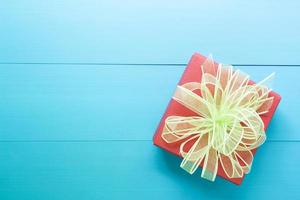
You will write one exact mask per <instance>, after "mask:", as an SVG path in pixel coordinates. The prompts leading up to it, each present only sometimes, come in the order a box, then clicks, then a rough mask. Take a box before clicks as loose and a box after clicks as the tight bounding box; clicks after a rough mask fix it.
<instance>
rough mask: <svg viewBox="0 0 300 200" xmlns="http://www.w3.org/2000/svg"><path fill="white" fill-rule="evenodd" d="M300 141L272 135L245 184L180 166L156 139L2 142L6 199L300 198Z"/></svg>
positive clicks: (0, 194)
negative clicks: (211, 179) (155, 143)
mask: <svg viewBox="0 0 300 200" xmlns="http://www.w3.org/2000/svg"><path fill="white" fill-rule="evenodd" d="M299 151H300V143H298V142H283V143H282V142H267V143H266V144H265V145H264V146H263V147H262V148H261V149H259V151H258V153H257V155H256V158H255V160H254V164H253V168H252V171H251V173H250V174H249V175H247V176H246V178H245V180H244V182H243V184H242V185H241V186H236V185H234V184H232V183H229V182H227V181H225V180H223V179H221V178H217V179H216V181H215V182H214V183H211V182H208V181H206V180H204V179H201V178H200V171H201V170H198V171H197V172H196V174H195V175H192V176H190V175H189V174H187V173H186V172H184V170H182V169H180V167H179V164H180V159H179V158H177V157H175V156H173V155H170V154H168V153H165V152H164V151H162V150H160V149H158V148H156V147H154V146H153V145H152V144H151V141H139V142H137V141H135V142H132V141H131V142H128V141H108V142H84V143H82V142H78V143H77V142H75V143H72V142H69V143H66V142H42V143H36V142H25V143H23V142H1V143H0V177H1V178H0V185H1V187H0V198H1V199H45V200H47V199H51V200H52V199H124V198H126V199H135V198H139V199H152V198H157V199H162V198H163V199H187V198H188V199H192V198H194V199H196V198H200V197H201V199H206V198H207V199H223V198H226V199H233V200H234V199H241V198H242V199H246V200H247V199H257V198H259V199H269V198H271V199H284V198H287V199H299V198H300V194H299V191H300V190H299V189H300V187H299V178H300V174H299V167H298V166H299V165H300V159H299V156H295V157H292V155H294V153H296V152H299Z"/></svg>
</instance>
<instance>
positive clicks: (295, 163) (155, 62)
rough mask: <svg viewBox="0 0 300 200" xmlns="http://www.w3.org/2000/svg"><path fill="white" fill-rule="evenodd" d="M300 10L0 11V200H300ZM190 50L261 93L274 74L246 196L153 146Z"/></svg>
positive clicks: (9, 5) (120, 7)
mask: <svg viewBox="0 0 300 200" xmlns="http://www.w3.org/2000/svg"><path fill="white" fill-rule="evenodd" d="M299 6H300V2H299V1H296V0H295V1H293V0H289V1H283V0H279V1H271V0H266V1H258V0H253V1H237V0H228V1H223V0H213V1H202V0H201V1H170V0H166V1H158V0H154V1H148V2H146V1H137V0H129V1H120V0H112V1H96V0H87V1H82V0H73V1H71V0H63V1H61V0H53V1H47V2H46V1H37V0H30V1H24V0H20V1H4V2H1V12H0V21H1V23H0V31H1V32H0V36H1V37H0V199H1V200H2V199H3V200H10V199H11V200H15V199H17V200H19V199H25V200H26V199H28V200H29V199H30V200H32V199H46V200H47V199H49V200H50V199H51V200H52V199H57V200H66V199H72V200H75V199H125V198H126V199H153V198H156V199H172V200H175V199H212V200H214V199H224V198H225V199H269V198H271V199H283V198H287V199H300V193H299V191H300V184H299V178H300V177H299V174H300V168H299V165H300V157H299V155H298V154H299V151H300V134H299V131H298V128H297V127H298V124H299V123H298V121H299V120H298V113H299V112H300V106H299V99H300V83H299V80H298V79H299V78H298V77H299V74H300V57H299V52H300V47H299V46H300V37H299V33H300V24H299V23H298V21H299V18H300V14H299V12H298V9H299ZM195 51H199V52H201V53H203V54H205V55H207V54H209V53H213V54H214V56H215V58H216V60H217V61H219V62H223V63H231V64H238V66H237V67H238V68H241V69H242V70H243V71H245V72H247V73H249V74H250V75H251V77H253V80H254V81H259V80H260V79H262V78H263V77H265V76H266V75H268V74H269V73H271V72H276V78H275V81H274V84H273V88H274V90H275V91H276V92H278V93H279V94H280V95H281V96H282V101H281V103H280V105H279V107H278V110H277V112H276V114H275V116H274V118H273V120H272V122H271V124H270V126H269V128H268V130H267V136H268V140H267V142H266V143H265V144H264V145H263V146H262V147H261V148H260V149H259V150H258V152H257V154H256V157H255V160H254V164H253V169H252V171H251V173H250V174H249V175H247V176H246V178H245V181H244V182H243V184H242V185H241V186H235V185H233V184H231V183H229V182H227V181H224V180H222V179H220V178H218V179H217V180H216V182H215V183H210V182H208V181H205V180H203V179H201V178H200V177H199V176H200V175H199V174H200V171H201V170H198V171H197V173H196V174H195V175H193V176H190V175H188V174H187V173H185V172H184V171H183V170H181V169H180V167H179V164H180V159H179V158H177V157H175V156H173V155H170V154H168V153H166V152H164V151H162V150H160V149H158V148H156V147H154V146H153V145H152V141H151V139H152V136H153V133H154V131H155V129H156V126H157V124H158V122H159V120H160V117H161V116H162V114H163V112H164V110H165V108H166V105H167V103H168V101H169V100H170V98H171V96H172V93H173V91H174V89H175V86H176V84H177V82H178V80H179V78H180V76H181V74H182V72H183V70H184V65H185V63H187V62H188V59H189V57H190V56H191V55H192V54H193V53H194V52H195ZM251 64H253V65H251Z"/></svg>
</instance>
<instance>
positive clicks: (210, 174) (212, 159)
mask: <svg viewBox="0 0 300 200" xmlns="http://www.w3.org/2000/svg"><path fill="white" fill-rule="evenodd" d="M217 172H218V152H217V150H215V149H214V148H210V149H209V151H208V154H207V155H206V156H205V161H204V166H203V169H202V173H201V177H202V178H205V179H207V180H209V181H215V179H216V176H217Z"/></svg>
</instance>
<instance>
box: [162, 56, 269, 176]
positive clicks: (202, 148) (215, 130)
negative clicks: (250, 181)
mask: <svg viewBox="0 0 300 200" xmlns="http://www.w3.org/2000/svg"><path fill="white" fill-rule="evenodd" d="M201 70H202V77H201V81H200V82H188V83H186V84H183V85H180V86H177V88H176V91H175V94H174V96H173V99H174V100H175V101H177V102H178V103H180V104H182V105H183V106H185V107H186V108H188V109H189V110H191V111H193V112H194V113H195V114H196V115H195V116H188V117H186V116H169V117H167V118H166V120H165V125H164V129H163V132H162V138H163V140H164V141H166V142H167V143H175V142H178V141H180V142H181V143H180V154H181V155H182V157H183V160H182V162H181V165H180V166H181V167H182V168H183V169H184V170H186V171H187V172H189V173H190V174H193V173H194V172H195V170H196V169H197V168H198V166H199V165H200V164H201V163H203V169H202V174H201V177H203V178H205V179H208V180H210V181H214V180H215V178H216V175H217V171H218V167H219V166H218V165H221V167H222V168H223V170H224V172H225V174H226V175H227V176H228V177H229V178H241V177H243V175H244V174H247V173H249V171H250V169H251V164H252V161H253V153H252V150H253V149H256V148H257V147H258V146H260V145H262V144H263V143H264V141H265V139H266V135H265V131H264V124H263V121H262V119H261V117H260V115H263V114H265V113H267V112H268V110H269V109H270V107H271V106H272V103H273V97H269V92H270V91H271V90H270V89H268V88H267V87H266V86H264V84H265V83H266V82H267V81H268V80H270V79H271V78H272V77H273V75H274V73H273V74H271V75H270V76H268V77H267V78H265V79H264V80H263V81H261V82H259V83H257V84H253V83H251V81H250V79H249V76H248V75H246V74H244V73H242V72H241V71H239V70H235V71H233V68H232V66H231V65H224V64H219V65H218V66H215V63H214V61H213V59H212V58H211V57H209V58H208V59H206V61H205V62H204V63H203V64H202V65H201Z"/></svg>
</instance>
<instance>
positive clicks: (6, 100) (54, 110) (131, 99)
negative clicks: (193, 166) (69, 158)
mask: <svg viewBox="0 0 300 200" xmlns="http://www.w3.org/2000/svg"><path fill="white" fill-rule="evenodd" d="M240 68H241V69H242V70H244V71H246V72H248V73H249V74H250V75H252V77H253V78H254V80H260V79H262V78H263V77H265V76H267V75H268V74H269V73H271V72H273V71H275V72H277V75H276V79H275V83H274V88H275V90H276V91H277V92H278V93H279V94H281V95H282V98H283V100H282V102H281V104H280V105H279V108H278V110H277V113H276V114H275V116H274V118H273V121H272V122H271V125H270V127H269V130H268V136H269V139H270V140H299V139H300V135H299V134H298V128H297V127H298V113H300V107H299V106H298V99H299V98H300V93H299V92H300V84H298V75H299V74H300V68H296V67H276V66H270V67H261V66H254V67H240ZM183 70H184V67H183V66H163V67H161V66H90V65H75V66H73V65H72V66H69V65H0V91H1V98H0V110H1V112H0V122H1V123H0V140H113V139H116V140H135V139H137V140H145V139H146V140H150V139H151V138H152V135H153V133H154V131H155V129H156V126H157V124H158V122H159V120H160V118H161V116H162V114H163V112H164V110H165V108H166V105H167V103H168V101H169V100H170V98H171V96H172V93H173V91H174V89H175V87H176V84H177V82H178V80H179V78H180V76H181V74H182V72H183ZM291 86H292V87H291Z"/></svg>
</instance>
